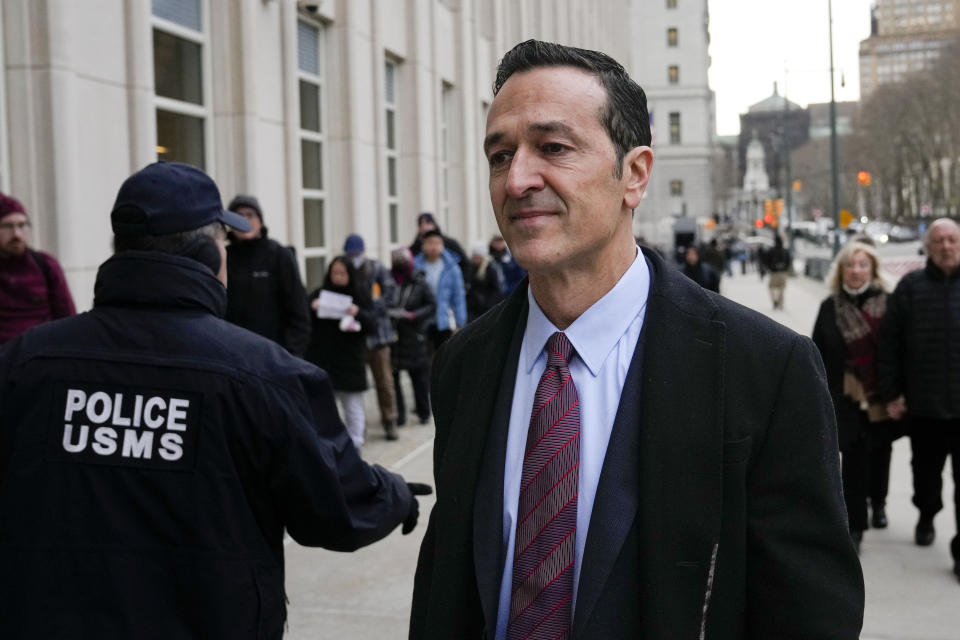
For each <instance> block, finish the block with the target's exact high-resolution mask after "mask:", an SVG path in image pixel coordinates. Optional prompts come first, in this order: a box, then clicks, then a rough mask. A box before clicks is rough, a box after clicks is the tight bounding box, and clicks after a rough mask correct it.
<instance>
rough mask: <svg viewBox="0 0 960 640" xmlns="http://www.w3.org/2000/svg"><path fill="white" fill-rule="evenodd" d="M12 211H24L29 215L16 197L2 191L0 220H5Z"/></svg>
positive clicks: (0, 195)
mask: <svg viewBox="0 0 960 640" xmlns="http://www.w3.org/2000/svg"><path fill="white" fill-rule="evenodd" d="M11 213H22V214H23V215H27V212H26V210H25V209H24V208H23V205H22V204H21V203H20V201H19V200H17V199H16V198H13V197H10V196H8V195H5V194H3V193H0V220H3V219H4V218H6V217H7V216H8V215H10V214H11Z"/></svg>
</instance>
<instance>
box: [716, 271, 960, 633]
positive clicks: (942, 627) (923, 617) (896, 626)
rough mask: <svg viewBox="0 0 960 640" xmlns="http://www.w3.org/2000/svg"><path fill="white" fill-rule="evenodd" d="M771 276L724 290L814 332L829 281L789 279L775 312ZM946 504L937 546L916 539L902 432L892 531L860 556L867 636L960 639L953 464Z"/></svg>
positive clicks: (893, 475) (894, 471) (875, 538)
mask: <svg viewBox="0 0 960 640" xmlns="http://www.w3.org/2000/svg"><path fill="white" fill-rule="evenodd" d="M766 285H767V283H766V280H764V281H763V282H761V281H760V279H759V277H758V276H757V274H756V273H747V274H746V275H736V276H733V277H724V278H723V280H722V281H721V283H720V291H721V293H722V294H723V295H725V296H726V297H728V298H730V299H731V300H734V301H736V302H739V303H740V304H743V305H745V306H747V307H750V308H752V309H755V310H757V311H759V312H761V313H763V314H765V315H767V316H769V317H770V318H773V319H774V320H776V321H777V322H780V323H782V324H784V325H786V326H788V327H790V328H791V329H793V330H794V331H796V332H798V333H801V334H803V335H806V336H809V335H810V333H811V332H812V331H813V324H814V321H815V320H816V317H817V312H818V311H819V309H820V302H821V301H822V300H823V299H824V298H826V297H827V287H826V286H825V285H824V284H823V283H821V282H818V281H814V280H810V279H808V278H805V277H803V276H799V277H795V278H790V280H789V281H788V283H787V289H786V293H785V295H784V300H785V303H784V309H783V310H782V311H781V310H777V311H774V310H773V304H772V303H771V302H770V297H769V295H768V293H767V286H766ZM943 484H944V487H943V495H944V504H945V506H944V509H943V511H941V512H940V513H939V514H938V515H937V517H936V519H935V521H934V525H935V527H936V529H937V539H936V541H935V542H934V544H933V546H931V547H918V546H916V545H915V544H914V543H913V528H914V526H915V525H916V522H917V509H916V507H914V506H913V504H912V503H911V501H910V500H911V496H912V495H913V485H912V474H911V471H910V442H909V439H908V438H900V439H899V440H897V441H896V442H895V443H894V445H893V456H892V461H891V465H890V493H889V495H888V496H887V517H888V519H889V521H890V526H889V527H888V528H886V529H880V530H873V529H871V530H869V531H867V532H865V534H864V537H863V544H862V546H861V553H860V562H861V564H862V565H863V575H864V582H865V584H866V595H867V599H866V610H865V614H864V623H863V633H862V634H861V638H862V640H957V638H960V607H958V606H957V602H958V598H960V584H958V583H957V579H956V578H955V577H954V575H953V573H952V571H951V566H952V561H951V559H950V546H949V545H950V538H951V537H952V536H953V535H954V533H955V532H954V528H955V526H954V507H953V500H952V499H951V498H952V496H953V482H952V477H951V473H950V470H949V468H947V469H945V473H944V482H943Z"/></svg>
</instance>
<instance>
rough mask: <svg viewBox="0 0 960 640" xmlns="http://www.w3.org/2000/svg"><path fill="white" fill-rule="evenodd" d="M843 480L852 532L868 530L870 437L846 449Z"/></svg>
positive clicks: (866, 435)
mask: <svg viewBox="0 0 960 640" xmlns="http://www.w3.org/2000/svg"><path fill="white" fill-rule="evenodd" d="M840 475H841V479H842V480H843V501H844V503H846V506H847V518H848V519H849V521H850V530H851V531H864V530H865V529H866V528H867V487H868V485H869V479H870V436H869V434H868V433H864V435H863V437H861V438H860V439H858V440H857V441H856V442H854V443H853V444H851V445H850V446H849V447H847V448H846V449H844V451H843V456H842V457H841V459H840Z"/></svg>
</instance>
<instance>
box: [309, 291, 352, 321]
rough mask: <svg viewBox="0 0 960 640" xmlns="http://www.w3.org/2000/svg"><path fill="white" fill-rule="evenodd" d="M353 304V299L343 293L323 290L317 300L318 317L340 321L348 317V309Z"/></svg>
mask: <svg viewBox="0 0 960 640" xmlns="http://www.w3.org/2000/svg"><path fill="white" fill-rule="evenodd" d="M351 304H353V298H352V297H351V296H348V295H345V294H343V293H335V292H333V291H327V290H326V289H322V290H321V291H320V297H319V298H317V317H318V318H332V319H334V320H339V319H340V318H342V317H344V316H345V315H347V309H349V308H350V305H351Z"/></svg>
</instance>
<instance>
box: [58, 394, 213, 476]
mask: <svg viewBox="0 0 960 640" xmlns="http://www.w3.org/2000/svg"><path fill="white" fill-rule="evenodd" d="M55 398H56V402H57V403H58V404H59V405H60V407H61V408H62V411H60V410H55V412H54V418H55V421H54V424H53V425H52V429H51V436H50V449H51V453H52V454H53V456H54V457H55V458H60V459H65V460H69V461H75V462H85V463H92V464H107V465H120V466H136V467H147V468H152V469H165V470H171V471H185V470H189V469H192V468H193V464H194V460H195V458H196V440H197V431H198V429H199V426H200V394H197V393H192V392H185V391H173V390H169V389H163V390H160V389H142V388H130V387H126V388H119V387H114V386H110V387H109V388H99V387H97V386H95V385H89V384H86V383H66V384H64V385H62V386H61V388H60V390H58V391H56V392H55ZM59 417H62V420H60V419H57V418H59Z"/></svg>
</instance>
